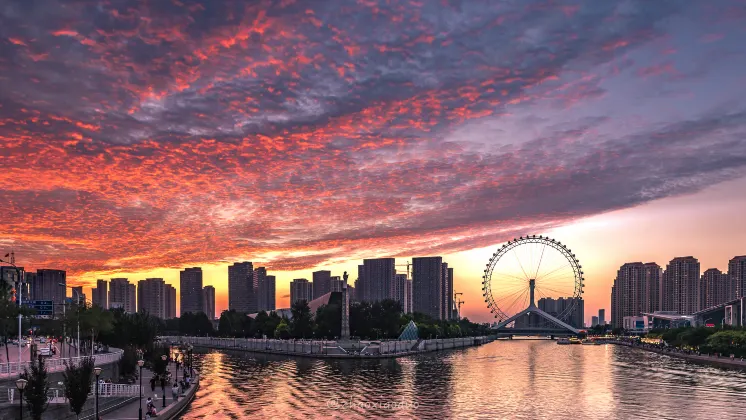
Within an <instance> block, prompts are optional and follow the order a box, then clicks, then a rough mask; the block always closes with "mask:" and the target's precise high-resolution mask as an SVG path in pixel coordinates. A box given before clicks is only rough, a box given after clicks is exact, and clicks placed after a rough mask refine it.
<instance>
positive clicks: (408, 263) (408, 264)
mask: <svg viewBox="0 0 746 420" xmlns="http://www.w3.org/2000/svg"><path fill="white" fill-rule="evenodd" d="M411 265H412V264H411V263H410V262H409V261H407V263H406V264H396V265H395V267H407V279H411V278H412V277H410V276H409V267H410V266H411Z"/></svg>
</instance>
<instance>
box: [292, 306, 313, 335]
mask: <svg viewBox="0 0 746 420" xmlns="http://www.w3.org/2000/svg"><path fill="white" fill-rule="evenodd" d="M290 313H292V314H293V319H292V321H291V323H290V333H291V335H292V336H293V337H295V338H306V337H310V336H311V333H312V332H313V320H312V319H311V309H310V308H309V307H308V302H306V301H305V300H301V301H298V302H295V303H293V305H292V306H291V307H290Z"/></svg>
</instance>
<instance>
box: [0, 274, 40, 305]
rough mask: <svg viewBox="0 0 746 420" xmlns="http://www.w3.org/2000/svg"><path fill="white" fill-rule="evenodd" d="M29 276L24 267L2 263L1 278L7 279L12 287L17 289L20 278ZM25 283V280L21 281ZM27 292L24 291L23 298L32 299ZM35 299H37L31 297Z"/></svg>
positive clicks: (7, 282) (6, 281)
mask: <svg viewBox="0 0 746 420" xmlns="http://www.w3.org/2000/svg"><path fill="white" fill-rule="evenodd" d="M27 277H28V276H26V272H25V270H24V269H23V267H12V266H7V265H0V279H1V280H2V281H5V283H6V284H7V285H8V287H10V288H11V289H16V288H18V287H19V280H20V279H24V280H25V279H26V278H27ZM20 283H23V282H20ZM26 294H27V292H26V291H24V292H23V300H24V301H27V300H30V299H29V297H28V296H27V295H26ZM31 300H35V299H31Z"/></svg>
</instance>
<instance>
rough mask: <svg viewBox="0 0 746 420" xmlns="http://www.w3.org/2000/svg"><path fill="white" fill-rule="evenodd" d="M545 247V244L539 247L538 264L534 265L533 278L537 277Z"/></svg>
mask: <svg viewBox="0 0 746 420" xmlns="http://www.w3.org/2000/svg"><path fill="white" fill-rule="evenodd" d="M545 248H546V245H542V247H541V255H540V256H539V264H537V265H536V272H535V273H534V278H537V277H539V269H541V260H543V259H544V249H545Z"/></svg>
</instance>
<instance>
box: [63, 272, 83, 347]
mask: <svg viewBox="0 0 746 420" xmlns="http://www.w3.org/2000/svg"><path fill="white" fill-rule="evenodd" d="M57 285H58V286H63V287H66V288H68V289H71V290H72V291H73V297H75V294H76V293H77V290H75V288H73V287H72V286H68V285H67V284H65V283H57ZM77 295H78V300H77V302H78V304H77V305H76V311H77V313H78V317H77V321H78V345H77V347H78V357H80V297H81V296H80V293H77ZM62 311H63V312H64V311H65V305H62ZM64 316H65V315H64V314H63V317H64ZM62 341H64V340H62ZM62 347H63V348H64V347H65V345H64V343H63V344H62Z"/></svg>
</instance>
